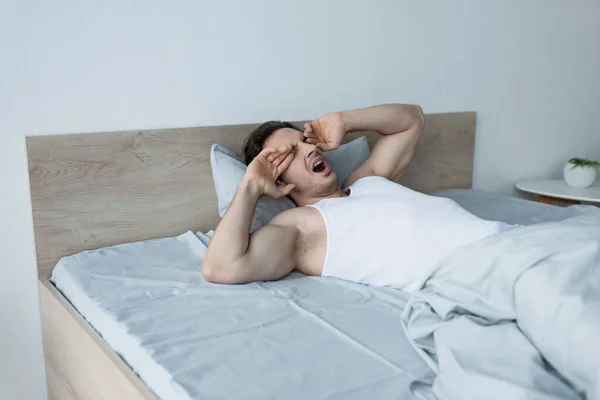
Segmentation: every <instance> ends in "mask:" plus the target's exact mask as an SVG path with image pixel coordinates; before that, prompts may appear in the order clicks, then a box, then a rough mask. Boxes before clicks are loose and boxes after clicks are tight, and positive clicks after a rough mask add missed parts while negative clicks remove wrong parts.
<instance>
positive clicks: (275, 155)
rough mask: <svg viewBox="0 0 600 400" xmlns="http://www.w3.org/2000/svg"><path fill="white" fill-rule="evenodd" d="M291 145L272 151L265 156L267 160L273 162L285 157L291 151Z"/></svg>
mask: <svg viewBox="0 0 600 400" xmlns="http://www.w3.org/2000/svg"><path fill="white" fill-rule="evenodd" d="M292 148H293V147H292V145H288V146H282V147H278V148H276V149H273V150H274V151H273V152H271V153H269V155H267V160H268V161H271V162H273V161H274V160H275V159H277V158H279V157H280V156H281V155H285V154H287V153H289V152H290V151H292Z"/></svg>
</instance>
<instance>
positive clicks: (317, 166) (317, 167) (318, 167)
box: [313, 161, 325, 173]
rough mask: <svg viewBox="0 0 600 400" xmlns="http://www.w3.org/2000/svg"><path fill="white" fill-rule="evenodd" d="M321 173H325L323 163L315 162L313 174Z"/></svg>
mask: <svg viewBox="0 0 600 400" xmlns="http://www.w3.org/2000/svg"><path fill="white" fill-rule="evenodd" d="M323 171H325V162H323V161H317V163H316V164H315V166H314V167H313V172H317V173H319V172H323Z"/></svg>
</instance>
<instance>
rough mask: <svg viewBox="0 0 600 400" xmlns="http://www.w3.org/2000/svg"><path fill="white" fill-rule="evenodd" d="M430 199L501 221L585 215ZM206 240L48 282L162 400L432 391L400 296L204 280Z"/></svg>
mask: <svg viewBox="0 0 600 400" xmlns="http://www.w3.org/2000/svg"><path fill="white" fill-rule="evenodd" d="M437 195H439V196H444V197H448V198H452V199H454V200H456V201H457V202H458V203H460V204H461V205H462V206H463V207H465V208H466V209H468V210H469V211H471V212H473V213H474V214H476V215H478V216H480V217H482V218H485V219H496V220H503V221H506V222H509V223H520V224H531V223H536V222H541V221H545V220H553V219H563V218H566V217H567V216H570V215H573V214H576V213H581V212H587V211H589V209H587V208H586V206H582V207H568V208H559V207H555V206H549V205H544V204H538V203H533V202H528V201H524V200H519V199H513V198H508V197H502V196H497V195H492V194H488V193H485V192H478V191H471V190H468V191H466V190H451V191H444V192H439V193H437ZM588 207H591V206H588ZM567 214H569V215H567ZM209 239H210V235H204V234H201V233H197V234H194V233H192V232H187V233H184V234H183V235H180V236H177V237H173V238H164V239H157V240H150V241H143V242H137V243H128V244H122V245H117V246H112V247H107V248H102V249H98V250H91V251H84V252H82V253H78V254H75V255H73V256H69V257H64V258H63V259H61V260H60V261H59V263H58V264H57V266H56V267H55V269H54V271H53V274H52V278H51V281H52V282H53V283H54V284H55V286H56V287H57V288H58V289H59V290H60V291H61V292H62V293H63V294H64V295H65V297H66V298H67V299H68V300H69V301H70V302H71V303H72V304H73V305H74V306H75V308H77V310H78V311H79V312H80V313H81V314H82V315H83V316H84V317H85V318H86V319H87V320H88V321H89V322H90V324H91V325H92V326H93V327H94V328H95V329H96V330H97V331H98V332H99V334H100V335H102V336H103V337H104V339H105V340H106V342H107V343H108V344H109V345H110V346H112V348H113V349H114V350H115V351H116V352H117V353H118V354H120V355H121V357H122V358H123V359H124V360H125V361H126V362H127V363H128V364H129V366H130V367H131V368H132V369H133V370H134V371H135V372H136V373H137V374H138V375H139V376H140V377H141V378H142V379H143V380H144V381H145V383H146V384H147V385H148V387H149V388H150V389H151V390H152V391H154V392H155V393H156V395H157V396H158V397H159V398H162V399H364V398H377V399H398V398H402V399H411V398H415V399H417V398H419V399H422V398H431V396H432V394H431V392H430V389H429V386H428V384H429V383H431V381H432V378H433V371H432V370H431V369H430V368H429V367H428V366H427V364H426V363H425V362H424V361H423V360H422V359H421V358H420V356H419V355H418V354H417V353H416V351H415V350H414V349H413V347H412V345H411V344H410V342H409V340H408V339H407V337H406V336H405V334H404V331H403V328H402V324H401V318H400V316H401V314H402V311H403V309H404V306H405V304H406V302H407V300H408V295H407V294H405V293H403V292H401V291H397V290H394V289H390V288H376V287H370V286H366V285H360V284H354V283H350V282H346V281H343V280H340V279H335V278H317V277H306V276H303V275H302V274H299V273H292V274H291V275H289V276H288V277H287V278H285V279H283V280H281V281H277V282H257V283H252V284H247V285H238V286H228V285H218V284H211V283H208V282H206V281H205V280H204V279H203V277H202V275H201V273H200V264H201V261H202V257H203V255H204V252H205V250H206V244H207V243H208V240H209Z"/></svg>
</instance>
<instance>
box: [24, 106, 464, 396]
mask: <svg viewBox="0 0 600 400" xmlns="http://www.w3.org/2000/svg"><path fill="white" fill-rule="evenodd" d="M298 123H299V124H302V122H298ZM256 126H257V124H249V125H234V126H215V127H200V128H183V129H163V130H152V131H149V130H146V131H129V132H111V133H91V134H75V135H56V136H30V137H27V138H26V141H27V154H28V163H29V179H30V186H31V200H32V212H33V223H34V232H35V242H36V253H37V265H38V277H39V291H40V302H41V312H42V326H43V339H44V354H45V362H46V373H47V380H48V392H49V398H50V399H56V400H58V399H60V400H67V399H110V400H114V399H128V400H135V399H146V400H148V399H157V398H156V396H155V395H154V394H153V393H152V391H151V390H150V389H149V388H148V387H147V386H146V384H145V383H144V382H143V381H142V380H141V379H140V378H139V377H138V376H137V375H136V374H135V373H134V372H133V371H132V370H131V369H130V368H129V366H128V365H127V364H126V363H125V362H124V361H123V360H122V359H121V358H120V356H119V355H118V354H116V353H115V351H114V350H112V348H110V346H108V344H107V343H106V342H105V341H104V340H103V339H102V337H101V336H100V335H99V334H98V333H97V332H96V331H95V330H94V328H93V327H91V326H90V325H89V324H88V323H87V321H86V320H85V319H84V318H83V317H82V316H81V315H80V314H79V313H78V312H77V310H76V309H75V308H74V307H73V306H72V305H71V304H70V303H69V301H68V300H67V299H66V298H65V297H63V296H62V294H61V293H60V292H59V291H58V290H57V289H56V288H55V287H54V286H53V285H52V284H51V283H50V282H49V280H48V279H49V277H50V275H51V273H52V269H53V268H54V265H55V264H56V262H57V261H58V260H59V259H60V258H61V257H63V256H66V255H71V254H74V253H77V252H80V251H83V250H88V249H95V248H99V247H103V246H110V245H114V244H118V243H125V242H134V241H139V240H146V239H152V238H159V237H167V236H175V235H178V234H180V233H182V232H185V231H188V230H192V231H207V230H210V229H213V228H214V227H215V226H216V225H217V223H218V213H217V200H216V195H215V192H214V187H213V181H212V175H211V170H210V147H211V145H212V144H213V143H219V144H221V145H224V146H226V147H228V148H230V149H234V150H239V148H240V145H241V143H242V141H243V138H244V137H245V136H246V135H247V134H248V132H250V131H251V130H252V129H253V128H254V127H256ZM300 126H302V125H300ZM425 126H426V127H425V133H424V135H423V137H422V139H421V141H420V142H419V145H418V148H417V150H416V153H415V156H414V158H413V161H412V163H411V165H410V166H409V168H408V169H407V171H406V173H405V175H404V176H403V177H402V179H401V180H400V182H401V183H403V184H404V185H406V186H408V187H411V188H413V189H416V190H419V191H423V192H432V191H436V190H442V189H451V188H470V187H471V183H472V170H473V151H474V137H475V113H473V112H461V113H450V114H431V115H427V116H426V124H425ZM361 134H366V135H367V137H368V139H369V143H370V145H371V146H372V144H373V143H374V141H375V140H376V137H377V134H376V133H373V132H366V133H365V132H363V133H353V134H352V135H349V137H348V140H350V139H352V138H354V137H357V136H359V135H361Z"/></svg>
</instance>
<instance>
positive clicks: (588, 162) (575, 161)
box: [569, 157, 600, 168]
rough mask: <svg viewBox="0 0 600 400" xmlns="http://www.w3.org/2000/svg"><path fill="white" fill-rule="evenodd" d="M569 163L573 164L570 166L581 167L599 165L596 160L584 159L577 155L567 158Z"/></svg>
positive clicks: (595, 166) (596, 166)
mask: <svg viewBox="0 0 600 400" xmlns="http://www.w3.org/2000/svg"><path fill="white" fill-rule="evenodd" d="M569 163H570V164H573V167H571V168H583V167H592V168H598V167H600V162H598V161H592V160H586V159H585V158H579V157H573V158H571V159H570V160H569Z"/></svg>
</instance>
